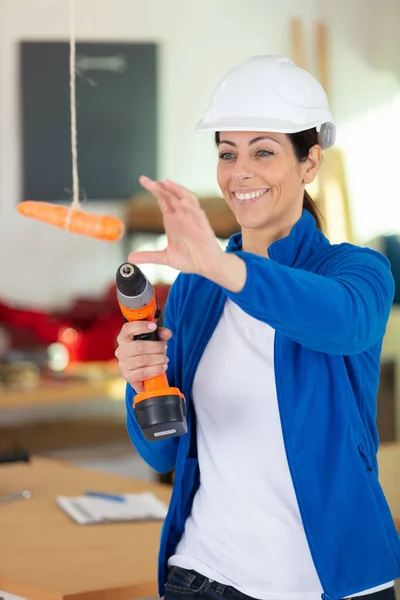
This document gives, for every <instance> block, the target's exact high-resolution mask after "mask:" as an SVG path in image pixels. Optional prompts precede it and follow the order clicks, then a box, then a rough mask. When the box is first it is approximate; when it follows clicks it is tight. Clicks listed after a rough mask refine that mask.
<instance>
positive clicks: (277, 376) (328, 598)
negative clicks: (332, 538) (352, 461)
mask: <svg viewBox="0 0 400 600" xmlns="http://www.w3.org/2000/svg"><path fill="white" fill-rule="evenodd" d="M278 336H279V333H278V332H277V331H276V332H275V340H274V370H275V387H276V397H277V400H278V408H279V415H280V420H281V427H282V435H283V443H284V446H285V453H286V459H287V462H288V466H289V471H290V475H291V478H292V483H293V488H294V491H295V494H296V499H297V504H298V506H299V511H300V515H301V520H302V523H303V527H304V532H305V534H306V538H307V542H308V547H309V549H310V553H311V556H312V559H313V562H314V566H315V570H316V571H317V575H318V578H319V580H320V582H321V585H322V589H323V590H324V593H323V594H321V598H322V600H332V599H333V596H332V595H331V594H329V593H326V592H325V590H326V589H327V586H326V585H325V582H324V581H323V578H322V577H321V575H320V571H319V569H318V566H317V564H318V561H317V559H316V555H315V552H314V548H313V546H312V545H311V544H310V534H309V532H308V530H307V526H306V521H305V520H304V518H303V516H304V513H303V509H302V506H301V502H300V501H299V496H298V493H297V482H296V477H295V476H294V472H293V469H292V464H291V459H290V456H289V453H288V448H287V443H286V439H287V436H286V424H285V422H284V419H283V411H282V405H281V402H280V373H278V368H277V366H278V364H279V362H278V360H277V358H278Z"/></svg>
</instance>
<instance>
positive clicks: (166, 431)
mask: <svg viewBox="0 0 400 600" xmlns="http://www.w3.org/2000/svg"><path fill="white" fill-rule="evenodd" d="M116 283H117V297H118V303H119V307H120V310H121V313H122V315H123V317H124V319H125V321H139V320H147V321H152V322H154V323H158V322H159V320H160V317H161V314H160V310H159V308H158V301H157V297H156V294H155V291H154V288H153V287H152V285H151V284H150V282H149V281H148V279H147V278H146V277H145V276H144V274H143V273H142V271H141V270H140V269H139V268H138V267H137V266H136V265H132V264H130V263H124V264H123V265H121V266H120V268H119V269H118V271H117V277H116ZM134 339H145V340H153V341H155V340H158V339H159V338H158V334H157V331H154V332H151V333H148V334H142V335H139V336H135V338H134ZM143 387H144V392H140V393H138V394H136V396H135V398H134V410H135V414H136V417H137V419H138V422H139V425H140V426H141V428H142V431H143V434H144V435H145V437H146V439H148V440H149V441H154V440H156V439H165V438H167V437H177V436H180V435H183V434H184V433H186V432H187V424H186V402H185V398H184V395H183V394H182V392H181V391H180V390H179V389H178V388H176V387H170V386H169V384H168V379H167V375H166V374H165V373H163V374H161V375H157V376H156V377H152V378H151V379H147V380H145V381H143Z"/></svg>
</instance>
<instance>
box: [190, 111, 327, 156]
mask: <svg viewBox="0 0 400 600" xmlns="http://www.w3.org/2000/svg"><path fill="white" fill-rule="evenodd" d="M325 124H328V126H329V129H330V131H331V133H333V134H335V132H336V126H335V124H334V122H333V119H332V120H331V121H329V122H327V121H325V120H324V121H321V120H317V121H315V122H314V123H313V122H309V123H307V127H305V126H304V123H302V124H296V123H293V121H283V120H282V121H281V120H278V119H273V120H272V119H271V120H269V119H265V118H255V117H249V118H244V117H238V118H234V117H231V118H226V119H216V120H215V121H211V120H204V119H202V120H200V121H199V122H198V124H197V126H196V133H210V132H212V133H216V132H217V131H260V132H264V131H265V132H270V133H286V134H288V133H299V132H300V131H305V130H306V129H313V128H314V127H315V128H316V129H317V131H318V132H319V131H320V130H321V127H322V125H325ZM323 137H324V136H322V137H321V147H322V148H323V149H326V148H329V147H331V146H333V144H334V141H335V135H333V136H332V135H331V136H330V139H329V141H328V140H326V141H325V140H324V139H323Z"/></svg>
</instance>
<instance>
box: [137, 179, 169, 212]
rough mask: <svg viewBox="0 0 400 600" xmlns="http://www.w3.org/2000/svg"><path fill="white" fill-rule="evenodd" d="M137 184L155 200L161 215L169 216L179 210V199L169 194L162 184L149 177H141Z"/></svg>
mask: <svg viewBox="0 0 400 600" xmlns="http://www.w3.org/2000/svg"><path fill="white" fill-rule="evenodd" d="M139 183H140V184H141V185H142V186H143V187H144V188H145V189H146V190H148V191H149V192H150V193H151V194H153V196H154V197H155V198H156V200H157V202H158V204H159V206H160V209H161V212H162V213H163V215H166V214H170V213H173V212H176V211H177V210H179V198H178V197H176V195H175V194H173V193H171V191H169V190H168V189H167V188H166V187H165V186H164V185H163V183H161V182H159V181H154V180H153V179H150V177H146V176H144V175H142V177H140V178H139Z"/></svg>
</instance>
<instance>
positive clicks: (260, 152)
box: [256, 150, 273, 156]
mask: <svg viewBox="0 0 400 600" xmlns="http://www.w3.org/2000/svg"><path fill="white" fill-rule="evenodd" d="M256 155H257V156H272V155H273V152H270V151H269V150H258V151H257V152H256Z"/></svg>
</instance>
